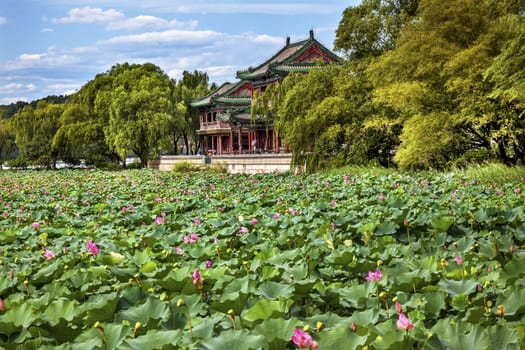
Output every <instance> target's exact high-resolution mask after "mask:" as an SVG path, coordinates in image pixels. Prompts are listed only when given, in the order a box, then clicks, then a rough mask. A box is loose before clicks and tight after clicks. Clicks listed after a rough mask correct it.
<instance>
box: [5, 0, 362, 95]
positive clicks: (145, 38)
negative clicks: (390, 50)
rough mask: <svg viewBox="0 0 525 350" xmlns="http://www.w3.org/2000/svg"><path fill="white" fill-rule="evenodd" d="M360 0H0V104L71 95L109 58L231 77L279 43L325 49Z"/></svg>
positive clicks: (216, 78) (174, 73)
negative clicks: (307, 42)
mask: <svg viewBox="0 0 525 350" xmlns="http://www.w3.org/2000/svg"><path fill="white" fill-rule="evenodd" d="M360 2H361V0H348V1H340V0H284V1H277V0H257V1H248V0H223V1H222V0H220V1H211V0H156V1H155V0H91V1H83V0H1V2H0V47H1V50H0V104H9V103H12V102H16V101H19V100H21V101H28V102H29V101H32V100H35V99H38V98H42V97H45V96H47V95H60V94H71V93H73V92H75V91H76V90H78V89H79V88H80V87H81V86H82V85H84V84H85V83H86V82H88V81H89V80H91V79H93V78H94V77H95V75H96V74H98V73H103V72H106V71H107V70H109V69H110V68H111V67H112V66H113V65H114V64H116V63H123V62H129V63H144V62H152V63H154V64H156V65H158V66H159V67H160V68H161V69H162V70H163V71H164V72H166V73H167V74H168V75H169V76H170V77H172V78H175V79H178V78H179V77H180V76H181V73H182V72H183V71H184V70H189V71H193V70H200V71H205V72H207V73H208V75H209V76H210V81H211V82H216V83H219V84H220V83H223V82H225V81H234V80H235V72H236V71H238V70H241V69H246V68H248V67H249V66H255V65H257V64H259V63H261V62H262V61H264V60H265V59H266V58H269V57H270V56H271V55H272V54H274V53H275V52H276V51H277V50H279V49H280V48H281V47H282V46H284V44H285V41H286V37H287V36H290V38H291V40H292V41H297V40H303V39H305V38H307V37H308V33H309V30H310V29H313V30H314V32H315V37H316V38H317V39H318V40H319V41H320V42H321V43H323V44H324V45H325V46H327V47H328V48H330V49H332V48H333V42H334V39H335V30H336V28H337V26H338V24H339V21H340V20H341V16H342V12H343V10H344V9H345V8H346V7H348V6H355V5H358V4H359V3H360Z"/></svg>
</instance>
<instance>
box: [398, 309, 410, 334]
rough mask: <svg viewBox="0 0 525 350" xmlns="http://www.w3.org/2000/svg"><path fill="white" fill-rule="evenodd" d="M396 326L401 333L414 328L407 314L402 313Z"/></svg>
mask: <svg viewBox="0 0 525 350" xmlns="http://www.w3.org/2000/svg"><path fill="white" fill-rule="evenodd" d="M396 325H397V328H398V329H399V330H400V331H407V330H410V329H412V328H414V325H413V324H412V322H410V320H409V319H408V317H406V316H405V314H404V313H402V312H401V313H400V314H399V319H398V320H397V323H396Z"/></svg>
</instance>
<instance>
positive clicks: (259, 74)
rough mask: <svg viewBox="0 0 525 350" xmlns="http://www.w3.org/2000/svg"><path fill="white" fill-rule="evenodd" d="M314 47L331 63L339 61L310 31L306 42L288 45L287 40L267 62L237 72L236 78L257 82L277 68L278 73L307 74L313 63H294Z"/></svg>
mask: <svg viewBox="0 0 525 350" xmlns="http://www.w3.org/2000/svg"><path fill="white" fill-rule="evenodd" d="M312 46H315V47H316V48H318V49H319V50H320V51H321V52H323V53H324V54H325V55H326V56H327V57H329V58H330V59H331V60H333V61H336V62H337V61H340V60H341V59H340V58H339V56H337V55H335V54H334V53H333V52H332V51H331V50H329V49H328V48H326V47H325V46H324V45H323V44H321V43H320V42H319V41H317V40H316V39H315V38H314V35H313V31H310V37H309V38H308V39H306V40H302V41H298V42H295V43H289V42H288V40H287V43H286V45H285V46H284V47H283V48H282V49H281V50H279V51H278V52H277V53H276V54H275V55H273V56H272V57H270V58H269V59H268V60H266V61H264V62H263V63H261V64H260V65H259V66H257V67H255V68H252V67H250V68H248V69H247V70H244V71H238V72H237V78H239V79H246V80H257V79H259V78H263V77H266V76H268V75H271V74H272V73H274V72H275V71H276V68H279V70H280V71H286V72H290V71H301V72H308V71H309V68H311V67H313V66H314V62H296V61H295V60H296V59H297V58H299V57H300V56H301V55H302V54H303V53H304V52H306V51H307V50H308V49H309V48H311V47H312Z"/></svg>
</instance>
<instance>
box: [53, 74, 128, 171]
mask: <svg viewBox="0 0 525 350" xmlns="http://www.w3.org/2000/svg"><path fill="white" fill-rule="evenodd" d="M111 90H112V78H111V77H110V76H109V72H107V73H104V74H98V75H97V76H96V77H95V78H94V79H92V80H90V81H89V82H87V83H86V84H85V85H84V86H82V87H81V88H80V90H79V91H77V92H76V93H74V94H73V95H72V96H71V98H70V99H69V101H68V102H67V103H66V105H65V109H64V112H63V114H62V116H61V123H60V128H59V130H58V131H57V134H56V136H55V138H54V140H53V143H54V144H55V145H58V144H62V145H64V147H65V148H66V149H67V150H68V151H69V153H70V154H71V155H72V156H73V157H76V158H77V159H78V158H84V159H85V160H86V162H87V163H95V164H98V163H99V162H104V161H108V160H112V161H115V160H118V159H119V157H118V155H117V154H115V153H114V152H112V151H111V150H110V149H109V146H108V145H107V144H106V141H105V138H104V128H105V127H106V125H107V124H108V123H109V106H110V102H111V101H110V94H109V92H111Z"/></svg>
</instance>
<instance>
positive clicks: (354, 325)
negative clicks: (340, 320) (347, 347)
mask: <svg viewBox="0 0 525 350" xmlns="http://www.w3.org/2000/svg"><path fill="white" fill-rule="evenodd" d="M356 329H357V325H356V324H355V322H354V321H352V332H355V330H356Z"/></svg>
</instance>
